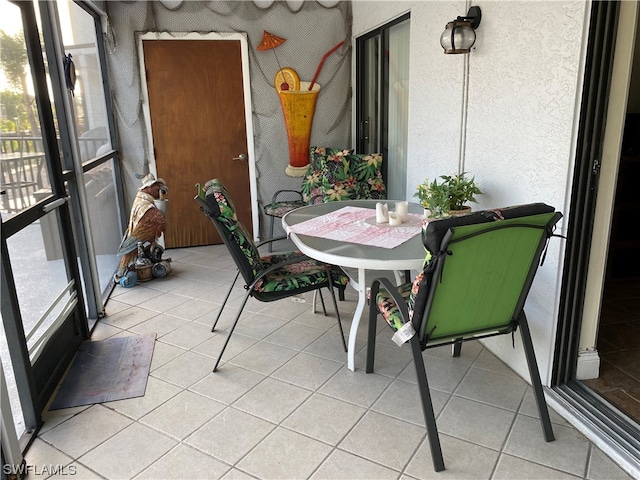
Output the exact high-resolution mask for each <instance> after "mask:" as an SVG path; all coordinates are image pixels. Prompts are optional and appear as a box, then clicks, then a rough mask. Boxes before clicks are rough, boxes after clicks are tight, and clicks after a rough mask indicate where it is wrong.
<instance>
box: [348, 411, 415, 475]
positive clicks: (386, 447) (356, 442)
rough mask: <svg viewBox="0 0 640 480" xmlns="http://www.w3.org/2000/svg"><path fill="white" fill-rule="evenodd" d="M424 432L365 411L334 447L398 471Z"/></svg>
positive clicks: (405, 462)
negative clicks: (360, 418)
mask: <svg viewBox="0 0 640 480" xmlns="http://www.w3.org/2000/svg"><path fill="white" fill-rule="evenodd" d="M425 435H426V430H425V429H424V428H422V427H418V426H416V425H413V424H410V423H407V422H404V421H402V420H398V419H396V418H391V417H388V416H386V415H382V414H379V413H375V412H368V413H367V414H366V415H365V416H364V417H363V418H362V420H360V422H358V424H357V425H356V426H355V427H354V428H353V430H351V432H350V433H349V434H348V435H347V437H346V438H345V439H344V440H343V441H342V442H341V443H340V445H338V447H339V448H340V449H341V450H346V451H348V452H351V453H353V454H355V455H358V456H360V457H364V458H367V459H369V460H371V461H373V462H376V463H380V464H382V465H385V466H387V467H389V468H392V469H394V470H400V471H401V470H403V469H404V468H405V466H406V465H407V464H408V462H409V460H410V459H411V456H412V455H413V452H414V451H415V450H416V449H417V448H418V445H419V444H420V442H421V441H422V440H423V439H424V437H425Z"/></svg>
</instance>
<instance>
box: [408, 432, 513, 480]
mask: <svg viewBox="0 0 640 480" xmlns="http://www.w3.org/2000/svg"><path fill="white" fill-rule="evenodd" d="M439 438H440V446H441V448H442V456H443V458H444V466H445V470H444V471H440V472H436V471H435V470H434V469H433V461H432V458H431V447H430V446H429V440H428V439H427V438H425V439H424V441H423V442H422V445H420V448H419V449H418V451H417V452H416V453H415V455H413V458H412V459H411V461H410V462H409V465H408V466H407V468H406V469H405V473H407V474H408V475H411V477H413V478H418V479H425V480H438V479H443V478H447V479H455V480H458V479H481V478H491V474H492V472H493V469H494V467H495V464H496V461H497V460H498V455H499V452H497V451H495V450H491V449H489V448H485V447H481V446H480V445H475V444H473V443H469V442H465V441H464V440H460V439H457V438H453V437H450V436H448V435H443V434H440V435H439ZM513 478H518V477H513Z"/></svg>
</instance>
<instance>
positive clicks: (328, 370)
mask: <svg viewBox="0 0 640 480" xmlns="http://www.w3.org/2000/svg"><path fill="white" fill-rule="evenodd" d="M342 367H343V364H342V363H338V362H334V361H332V360H327V359H326V358H322V357H316V356H314V355H307V354H306V353H299V354H297V355H296V356H295V357H293V358H292V359H291V360H289V361H288V362H287V363H285V364H284V365H283V366H282V367H280V368H279V369H278V370H276V371H275V372H273V373H272V374H271V377H272V378H277V379H279V380H282V381H285V382H289V383H293V384H294V385H298V386H300V387H304V388H308V389H310V390H317V389H318V388H320V387H321V386H322V385H323V384H324V383H325V382H326V381H327V380H329V378H331V377H332V376H333V375H334V374H335V373H336V372H337V371H338V370H340V369H341V368H342Z"/></svg>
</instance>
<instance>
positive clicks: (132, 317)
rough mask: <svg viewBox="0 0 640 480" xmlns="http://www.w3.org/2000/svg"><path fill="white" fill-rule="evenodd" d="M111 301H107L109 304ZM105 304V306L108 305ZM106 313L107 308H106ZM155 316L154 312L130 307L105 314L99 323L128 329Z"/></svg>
mask: <svg viewBox="0 0 640 480" xmlns="http://www.w3.org/2000/svg"><path fill="white" fill-rule="evenodd" d="M110 302H111V300H109V303H110ZM109 303H107V306H108V305H109ZM107 312H108V308H107ZM156 315H157V313H156V312H152V311H151V310H147V309H146V308H139V307H137V306H130V307H129V308H127V309H126V310H122V311H119V312H117V313H114V314H107V316H106V317H104V318H101V319H100V323H106V324H108V325H112V326H114V327H118V328H123V329H129V328H131V327H133V326H134V325H138V324H139V323H142V322H144V321H145V320H149V319H150V318H152V317H155V316H156Z"/></svg>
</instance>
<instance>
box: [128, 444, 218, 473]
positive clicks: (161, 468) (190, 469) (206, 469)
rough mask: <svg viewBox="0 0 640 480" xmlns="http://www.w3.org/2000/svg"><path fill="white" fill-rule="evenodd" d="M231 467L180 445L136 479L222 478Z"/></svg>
mask: <svg viewBox="0 0 640 480" xmlns="http://www.w3.org/2000/svg"><path fill="white" fill-rule="evenodd" d="M229 469H230V468H229V465H226V464H224V463H222V462H219V461H218V460H216V459H214V458H211V457H210V456H208V455H205V454H204V453H202V452H199V451H198V450H196V449H194V448H191V447H189V446H187V445H178V446H177V447H176V448H174V449H173V450H171V451H170V452H169V453H167V454H166V455H165V456H163V457H162V458H160V459H159V460H158V461H156V462H155V463H153V464H152V465H151V466H150V467H149V468H147V469H146V470H144V471H143V472H142V473H141V474H140V475H138V476H137V477H136V480H138V479H139V480H142V479H144V480H158V479H163V480H173V479H175V480H183V479H185V478H193V479H199V478H200V479H205V478H206V479H215V478H221V477H222V476H223V475H224V474H225V473H226V472H228V471H229Z"/></svg>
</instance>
